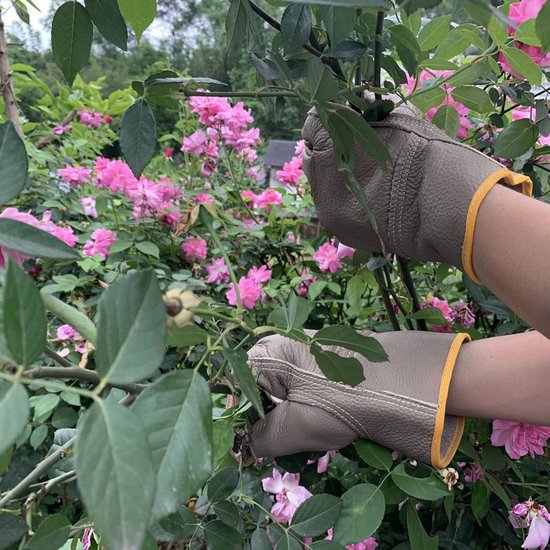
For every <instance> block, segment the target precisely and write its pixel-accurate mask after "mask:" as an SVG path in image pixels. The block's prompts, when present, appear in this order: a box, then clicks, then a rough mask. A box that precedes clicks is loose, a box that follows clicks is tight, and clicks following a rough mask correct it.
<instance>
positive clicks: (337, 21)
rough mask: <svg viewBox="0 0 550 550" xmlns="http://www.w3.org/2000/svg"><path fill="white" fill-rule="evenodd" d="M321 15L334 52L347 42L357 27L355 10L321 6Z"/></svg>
mask: <svg viewBox="0 0 550 550" xmlns="http://www.w3.org/2000/svg"><path fill="white" fill-rule="evenodd" d="M319 14H320V16H321V19H322V20H323V23H324V24H325V28H326V29H327V33H328V35H329V37H330V43H331V49H332V52H335V51H336V47H337V46H338V44H340V42H342V41H343V40H345V39H346V38H347V37H348V36H349V34H350V33H351V31H352V30H353V27H354V25H355V10H354V9H353V8H343V7H337V6H321V7H320V8H319Z"/></svg>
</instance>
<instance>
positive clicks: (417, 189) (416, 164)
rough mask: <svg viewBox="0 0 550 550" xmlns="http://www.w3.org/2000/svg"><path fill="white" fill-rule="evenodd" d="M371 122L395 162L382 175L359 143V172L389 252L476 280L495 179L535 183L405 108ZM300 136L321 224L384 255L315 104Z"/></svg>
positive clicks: (524, 186)
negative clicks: (485, 204) (476, 246)
mask: <svg viewBox="0 0 550 550" xmlns="http://www.w3.org/2000/svg"><path fill="white" fill-rule="evenodd" d="M342 108H346V107H342ZM357 116H358V115H357ZM371 126H372V127H373V129H374V130H375V132H376V133H377V135H378V137H379V138H380V139H381V140H382V141H383V142H384V144H385V145H386V147H387V148H388V150H389V153H390V157H391V161H390V163H389V166H388V168H387V171H385V172H384V171H383V170H382V169H381V168H380V167H379V166H378V164H377V163H376V162H375V160H374V159H373V158H372V157H370V156H369V155H368V154H367V153H366V151H365V150H364V149H363V148H362V147H360V146H359V145H357V144H356V146H355V149H354V154H355V169H354V175H355V177H356V178H357V180H358V182H359V183H360V185H361V186H362V188H363V190H364V192H365V196H366V199H367V204H368V206H369V208H370V209H371V210H372V212H373V214H374V216H375V218H376V222H377V224H378V229H379V234H380V239H381V240H382V242H383V243H384V245H385V247H386V252H392V253H395V254H399V255H400V256H404V257H405V258H413V259H416V260H435V261H443V262H448V263H450V264H453V265H455V266H456V267H458V268H460V269H462V270H463V271H465V272H466V274H467V275H468V276H469V277H470V278H472V279H473V280H475V281H477V282H478V283H479V280H478V278H477V276H476V274H475V271H474V268H473V265H472V249H473V241H474V232H475V225H476V219H477V213H478V210H479V207H480V205H481V203H482V201H483V199H484V198H485V196H486V195H487V193H488V192H489V191H490V190H491V188H492V187H493V186H494V185H495V184H497V183H502V184H505V185H509V186H517V188H518V189H519V190H521V192H522V193H524V194H526V195H530V194H531V191H532V183H531V180H530V179H529V178H528V177H527V176H524V175H520V174H516V173H514V172H511V171H510V170H508V169H507V168H505V167H504V166H502V165H501V164H499V163H498V162H496V161H495V160H492V159H490V158H489V157H487V156H486V155H484V154H482V153H480V152H479V151H477V150H475V149H473V148H471V147H469V146H467V145H464V144H462V143H458V142H456V141H454V140H452V139H450V138H449V137H448V136H447V135H446V134H444V133H443V132H442V131H441V130H439V129H438V128H437V127H436V126H434V125H433V124H431V123H429V122H428V121H426V120H424V119H422V118H420V117H419V116H418V115H417V114H415V111H413V110H412V109H409V108H407V107H400V108H398V109H396V110H395V111H394V112H393V113H391V114H390V115H389V116H388V117H387V118H386V119H384V120H382V121H379V122H373V123H371ZM302 137H303V138H304V140H305V142H306V151H305V153H304V159H303V170H304V173H305V175H306V176H307V178H308V180H309V182H310V184H311V189H312V194H313V200H314V202H315V206H316V207H317V214H318V217H319V221H320V222H321V224H322V225H323V226H325V227H326V228H327V229H328V230H329V231H331V232H332V233H333V234H334V235H335V236H336V237H338V239H339V240H340V242H342V243H343V244H346V245H348V246H352V247H354V248H358V249H361V250H368V251H372V252H381V251H382V250H381V245H380V239H379V238H378V236H377V235H376V233H375V231H374V229H373V228H372V226H371V224H370V222H369V220H368V218H367V216H366V214H365V212H364V210H363V209H362V208H361V206H360V205H359V203H358V202H357V200H356V199H355V198H354V196H353V195H352V194H351V193H350V192H349V191H348V189H347V187H346V184H345V181H346V175H345V174H344V173H343V172H341V171H339V166H340V162H339V159H338V155H337V154H336V152H335V149H334V146H333V143H332V141H331V139H330V136H329V134H328V132H327V131H326V130H325V128H324V127H323V125H322V123H321V120H320V119H319V117H318V115H317V113H316V111H315V109H312V110H311V111H310V112H309V114H308V118H307V120H306V122H305V125H304V128H303V130H302Z"/></svg>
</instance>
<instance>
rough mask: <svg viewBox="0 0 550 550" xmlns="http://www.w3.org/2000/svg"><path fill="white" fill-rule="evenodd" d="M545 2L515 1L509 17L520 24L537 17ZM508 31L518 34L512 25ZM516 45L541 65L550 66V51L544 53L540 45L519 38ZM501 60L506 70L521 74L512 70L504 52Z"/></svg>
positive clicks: (537, 0) (511, 33)
mask: <svg viewBox="0 0 550 550" xmlns="http://www.w3.org/2000/svg"><path fill="white" fill-rule="evenodd" d="M545 3H546V0H521V2H513V3H512V4H510V11H509V13H508V17H509V18H510V19H511V20H512V21H513V22H514V23H516V24H517V25H520V24H521V23H523V22H524V21H527V20H529V19H535V18H536V17H537V15H538V14H539V11H540V10H541V9H542V6H544V4H545ZM508 32H509V34H510V36H514V35H515V34H516V31H515V29H514V28H512V27H509V29H508ZM514 45H515V47H516V48H518V49H519V50H522V51H523V52H525V53H526V54H527V55H528V56H529V57H530V58H531V59H532V60H533V61H534V62H535V63H536V64H537V65H539V66H540V67H550V52H547V53H543V52H542V48H540V47H539V46H530V45H529V44H524V43H523V42H519V41H518V40H516V41H515V42H514ZM499 62H500V65H501V66H502V68H503V69H504V70H505V71H506V72H510V73H512V74H514V75H516V76H520V75H518V74H517V73H516V72H515V71H513V70H512V67H511V66H510V64H509V63H508V60H507V59H506V57H505V56H504V55H503V54H502V53H501V54H500V56H499ZM521 76H523V75H521Z"/></svg>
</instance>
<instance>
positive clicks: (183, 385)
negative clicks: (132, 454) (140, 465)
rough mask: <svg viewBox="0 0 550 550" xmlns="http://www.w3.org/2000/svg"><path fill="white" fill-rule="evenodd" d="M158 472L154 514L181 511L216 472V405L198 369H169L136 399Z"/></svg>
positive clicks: (134, 410) (136, 412) (134, 408)
mask: <svg viewBox="0 0 550 550" xmlns="http://www.w3.org/2000/svg"><path fill="white" fill-rule="evenodd" d="M132 411H133V413H134V414H135V415H136V416H137V417H139V418H140V419H141V423H142V425H143V427H144V430H145V434H146V436H147V440H148V443H149V447H150V449H151V452H152V456H153V468H154V471H155V472H156V478H157V483H156V493H155V501H154V505H153V517H154V518H157V519H158V518H162V517H164V516H166V515H168V514H171V513H173V512H175V511H176V510H177V509H178V507H179V505H180V504H181V503H183V502H186V501H187V500H188V499H189V497H190V496H191V495H193V494H194V492H196V491H197V490H198V489H200V488H201V487H202V486H203V485H204V483H205V482H206V480H207V479H208V478H209V477H210V475H211V473H212V421H211V416H212V405H211V399H210V390H209V388H208V384H207V383H206V381H205V380H204V378H203V377H202V376H200V374H198V373H196V372H195V371H192V370H178V371H175V372H171V373H169V374H166V375H165V376H163V377H162V378H160V379H158V380H157V381H156V382H155V383H154V384H152V385H151V386H148V387H147V388H146V389H145V390H144V391H143V392H142V393H141V394H140V395H139V397H138V398H137V399H136V402H135V404H134V405H133V407H132Z"/></svg>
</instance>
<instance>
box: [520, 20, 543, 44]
mask: <svg viewBox="0 0 550 550" xmlns="http://www.w3.org/2000/svg"><path fill="white" fill-rule="evenodd" d="M536 23H537V20H536V19H528V20H527V21H524V22H523V23H520V25H519V27H518V30H517V31H516V34H515V35H514V40H517V41H518V42H523V44H529V45H530V46H537V47H538V48H540V47H541V42H540V38H539V37H538V34H537V31H536Z"/></svg>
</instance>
